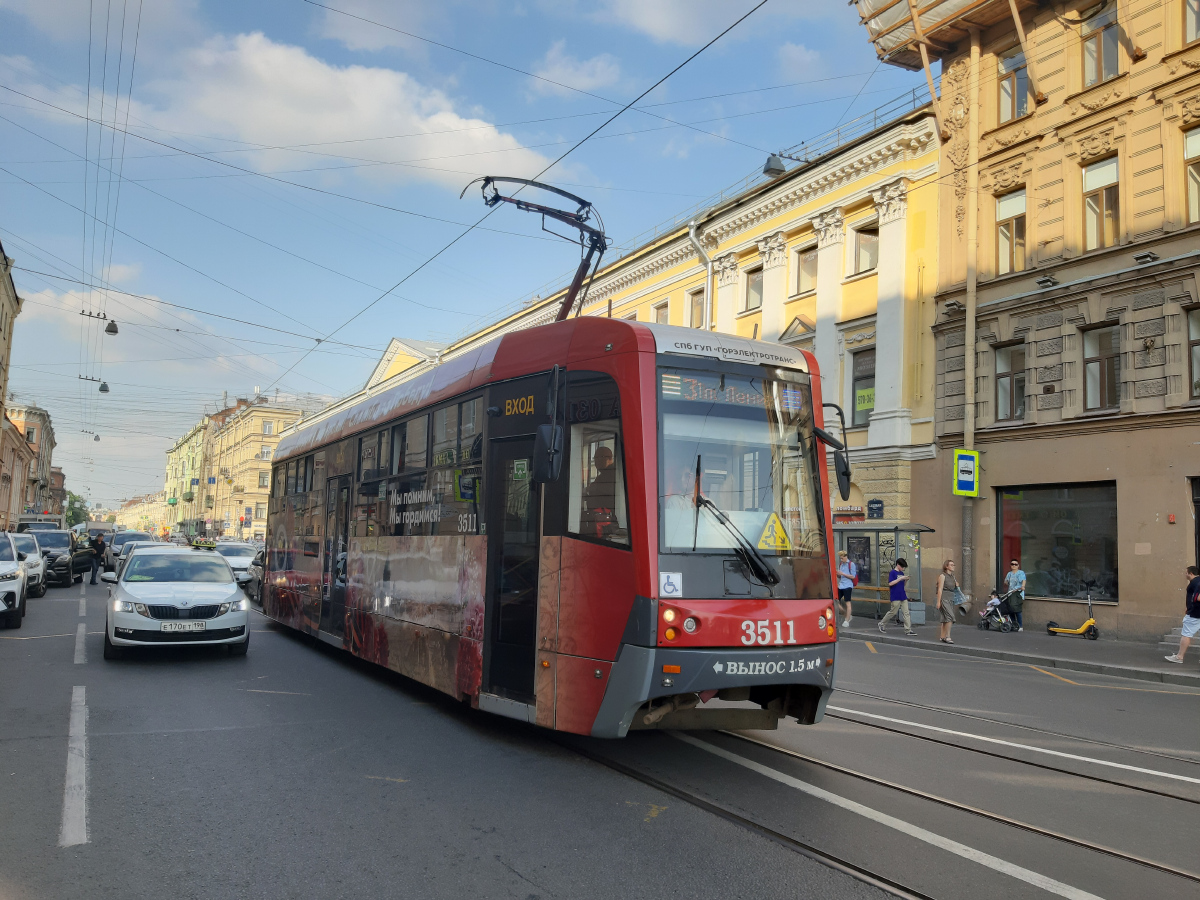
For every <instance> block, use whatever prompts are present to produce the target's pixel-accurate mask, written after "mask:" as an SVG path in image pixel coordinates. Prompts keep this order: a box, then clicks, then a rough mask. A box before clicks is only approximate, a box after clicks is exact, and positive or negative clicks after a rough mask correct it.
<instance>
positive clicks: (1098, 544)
mask: <svg viewBox="0 0 1200 900" xmlns="http://www.w3.org/2000/svg"><path fill="white" fill-rule="evenodd" d="M998 505H999V519H1000V547H999V555H998V556H997V569H998V571H997V576H996V577H997V582H998V583H1000V579H1001V578H1002V577H1003V575H1004V572H1005V571H1006V570H1007V568H1008V563H1009V561H1010V560H1013V559H1015V560H1017V561H1018V562H1020V564H1021V568H1022V569H1023V570H1024V572H1025V575H1026V578H1027V585H1028V586H1027V588H1026V591H1025V593H1026V596H1027V597H1048V598H1051V599H1053V598H1064V599H1065V598H1070V599H1081V598H1083V597H1085V596H1086V590H1087V588H1086V586H1085V585H1084V582H1085V581H1093V580H1094V581H1095V582H1096V586H1095V587H1094V588H1093V589H1092V597H1093V598H1094V599H1097V600H1113V601H1115V600H1116V599H1117V486H1116V484H1115V483H1112V482H1099V483H1093V484H1073V485H1055V486H1041V485H1039V486H1037V487H1013V488H1001V489H1000V491H999V504H998Z"/></svg>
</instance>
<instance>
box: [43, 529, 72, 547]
mask: <svg viewBox="0 0 1200 900" xmlns="http://www.w3.org/2000/svg"><path fill="white" fill-rule="evenodd" d="M37 540H38V543H39V544H41V545H42V549H43V550H66V549H67V548H68V547H70V546H71V535H70V534H69V533H68V532H66V531H43V532H41V533H40V534H39V535H38V536H37Z"/></svg>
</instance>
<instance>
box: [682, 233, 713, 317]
mask: <svg viewBox="0 0 1200 900" xmlns="http://www.w3.org/2000/svg"><path fill="white" fill-rule="evenodd" d="M688 240H689V241H691V242H692V246H693V247H695V248H696V255H697V256H698V257H700V262H701V263H703V264H704V271H705V273H706V274H705V278H704V328H705V329H706V330H707V329H709V328H711V327H712V307H713V303H712V279H713V268H712V267H713V264H712V259H711V258H709V255H708V254H707V253H705V252H704V248H703V247H701V246H700V239H699V238H698V237H696V220H695V219H693V220H692V221H690V222H688ZM691 324H692V327H693V328H694V327H695V325H696V323H695V322H692V323H691Z"/></svg>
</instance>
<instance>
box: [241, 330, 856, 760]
mask: <svg viewBox="0 0 1200 900" xmlns="http://www.w3.org/2000/svg"><path fill="white" fill-rule="evenodd" d="M821 423H822V416H821V396H820V380H819V378H818V377H817V370H816V365H815V361H814V360H813V358H812V356H810V355H809V354H806V353H803V352H801V351H798V350H792V349H790V348H787V347H783V346H780V345H776V344H767V343H763V342H759V341H750V340H745V339H741V338H736V337H730V336H727V335H718V334H712V333H707V332H697V331H694V330H691V329H686V328H677V327H672V326H666V325H648V324H640V323H633V322H627V321H622V320H614V319H604V318H592V317H581V318H575V319H568V320H566V321H563V322H559V323H555V324H551V325H545V326H542V327H539V328H532V329H529V330H525V331H518V332H514V333H512V334H507V335H504V336H503V337H500V338H497V339H496V340H494V341H491V342H490V343H487V344H484V345H482V346H480V347H478V348H477V349H474V350H471V351H469V352H467V353H464V354H462V355H460V356H457V357H455V358H452V359H450V360H448V361H446V362H443V363H441V364H440V365H439V366H437V367H436V368H434V369H432V370H430V371H428V372H426V373H424V374H421V375H418V376H415V377H413V378H411V379H409V380H406V381H404V382H402V383H400V384H398V385H396V386H395V387H393V388H391V389H389V390H387V391H384V392H381V393H379V394H378V395H376V396H373V397H368V398H366V399H364V400H362V401H361V402H359V403H357V404H355V405H353V406H350V407H347V408H344V409H341V410H333V411H331V412H330V413H327V414H325V415H323V416H318V417H315V418H314V419H312V420H310V421H309V422H307V423H305V424H303V425H302V426H301V427H300V428H298V429H297V430H296V431H295V432H294V433H292V434H289V435H287V436H285V437H284V438H283V440H282V441H281V442H280V444H279V448H278V451H277V455H276V461H275V465H274V470H273V479H272V488H271V501H270V511H269V523H268V535H267V546H268V554H267V570H266V572H265V573H264V579H263V580H264V586H263V587H264V589H263V609H264V611H265V612H266V614H267V615H268V616H269V617H271V618H272V619H274V620H276V621H278V622H280V623H282V624H284V625H286V626H289V627H291V628H294V629H298V630H300V631H302V632H304V633H306V634H310V635H315V636H316V637H317V638H319V639H321V640H323V641H326V642H328V643H331V644H333V645H335V646H337V647H340V648H342V649H344V650H347V651H349V652H350V653H352V654H354V655H355V656H359V657H362V658H364V659H367V660H370V661H372V662H375V663H378V664H379V665H381V666H386V667H387V668H389V669H393V670H395V671H397V672H400V673H402V674H404V675H406V676H408V677H410V678H413V679H415V680H417V681H420V682H423V683H424V684H427V685H430V686H431V687H434V688H436V689H438V690H440V691H444V692H445V693H447V694H450V695H451V696H454V697H457V698H460V699H462V700H464V701H466V702H469V703H470V704H471V705H472V706H476V707H478V708H479V709H482V710H487V711H491V712H495V713H499V714H501V715H505V716H510V717H513V718H518V719H522V720H525V721H528V722H533V723H536V724H538V725H541V726H545V727H547V728H554V729H558V730H561V731H570V732H576V733H580V734H591V735H594V736H598V737H623V736H624V735H625V734H626V733H627V732H628V730H629V729H630V728H634V729H637V728H649V727H660V728H713V727H732V728H774V727H776V725H777V723H778V720H779V719H780V718H782V717H784V716H793V717H795V718H796V719H798V720H799V721H800V722H802V723H806V724H809V723H813V722H816V721H819V720H820V719H821V717H822V715H823V713H824V709H825V703H826V701H827V700H828V698H829V695H830V692H831V691H832V688H833V673H834V662H835V659H836V652H835V648H836V631H835V617H834V603H833V598H834V571H833V552H832V549H831V547H832V545H831V541H832V537H833V531H832V527H831V522H830V515H829V512H830V508H829V496H828V492H829V486H828V480H827V478H826V477H825V472H826V455H825V454H826V451H825V447H824V445H823V444H822V443H821V442H820V441H821V439H827V440H828V438H827V436H826V435H825V434H824V433H823V432H822V431H821V430H820V426H821Z"/></svg>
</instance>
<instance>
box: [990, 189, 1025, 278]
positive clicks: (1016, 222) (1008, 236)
mask: <svg viewBox="0 0 1200 900" xmlns="http://www.w3.org/2000/svg"><path fill="white" fill-rule="evenodd" d="M1024 270H1025V188H1021V190H1019V191H1013V192H1012V193H1011V194H1005V195H1004V196H1003V197H997V198H996V273H997V274H999V275H1007V274H1008V273H1009V272H1023V271H1024Z"/></svg>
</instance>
